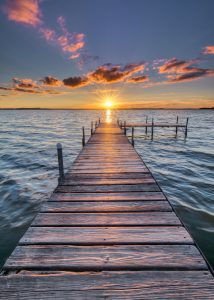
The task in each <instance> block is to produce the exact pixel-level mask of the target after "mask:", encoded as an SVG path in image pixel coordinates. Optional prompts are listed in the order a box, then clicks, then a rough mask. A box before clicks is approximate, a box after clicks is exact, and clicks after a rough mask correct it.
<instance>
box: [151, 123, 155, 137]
mask: <svg viewBox="0 0 214 300" xmlns="http://www.w3.org/2000/svg"><path fill="white" fill-rule="evenodd" d="M151 129H152V132H151V140H153V136H154V120H153V118H152V127H151Z"/></svg>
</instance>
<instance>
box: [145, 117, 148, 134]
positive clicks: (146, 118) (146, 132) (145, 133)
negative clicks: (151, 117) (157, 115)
mask: <svg viewBox="0 0 214 300" xmlns="http://www.w3.org/2000/svg"><path fill="white" fill-rule="evenodd" d="M147 122H148V116H146V126H145V134H146V135H147Z"/></svg>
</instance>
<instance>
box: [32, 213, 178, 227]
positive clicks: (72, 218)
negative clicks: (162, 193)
mask: <svg viewBox="0 0 214 300" xmlns="http://www.w3.org/2000/svg"><path fill="white" fill-rule="evenodd" d="M180 224H181V223H180V221H179V219H178V218H177V217H176V215H175V214H174V213H173V212H132V213H128V212H125V213H39V214H38V215H37V217H36V218H35V219H34V221H33V223H32V225H31V226H127V225H129V226H139V225H143V226H145V225H147V226H148V225H160V226H161V225H171V226H176V225H180Z"/></svg>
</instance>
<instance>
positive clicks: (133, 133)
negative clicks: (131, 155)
mask: <svg viewBox="0 0 214 300" xmlns="http://www.w3.org/2000/svg"><path fill="white" fill-rule="evenodd" d="M132 146H133V147H134V127H132Z"/></svg>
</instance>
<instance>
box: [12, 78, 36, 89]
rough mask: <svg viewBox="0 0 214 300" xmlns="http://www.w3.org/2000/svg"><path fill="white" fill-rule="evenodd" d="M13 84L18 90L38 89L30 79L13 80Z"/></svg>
mask: <svg viewBox="0 0 214 300" xmlns="http://www.w3.org/2000/svg"><path fill="white" fill-rule="evenodd" d="M12 80H13V83H14V84H15V86H16V87H20V88H38V87H39V86H38V85H37V83H36V82H35V81H33V80H32V79H29V78H27V79H19V78H13V79H12Z"/></svg>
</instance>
